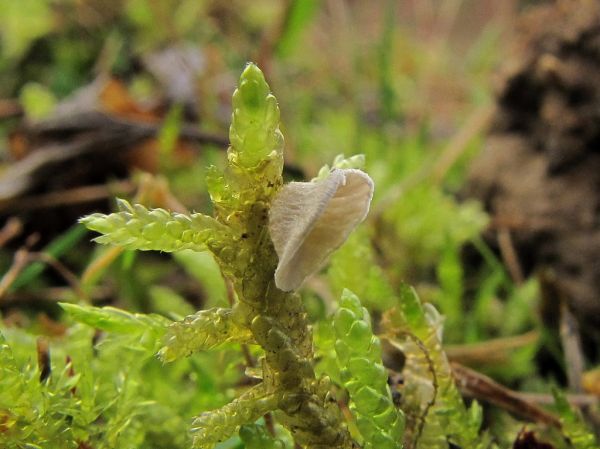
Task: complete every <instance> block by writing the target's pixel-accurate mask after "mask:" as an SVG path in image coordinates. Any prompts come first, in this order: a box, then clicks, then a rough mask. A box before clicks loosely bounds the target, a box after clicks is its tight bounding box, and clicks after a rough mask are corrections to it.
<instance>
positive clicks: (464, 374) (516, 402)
mask: <svg viewBox="0 0 600 449" xmlns="http://www.w3.org/2000/svg"><path fill="white" fill-rule="evenodd" d="M450 365H451V367H452V373H453V375H454V378H455V379H456V384H457V385H458V388H459V389H460V391H461V392H462V393H463V394H464V395H466V396H470V397H473V398H475V399H477V400H481V401H486V402H489V403H490V404H494V405H496V406H498V407H501V408H503V409H505V410H507V411H509V412H511V413H513V414H515V415H517V416H520V417H521V418H524V419H527V420H530V421H533V422H537V423H541V424H546V425H549V426H553V427H557V428H560V426H561V424H560V420H559V419H558V418H557V417H556V416H554V415H553V414H551V413H549V412H547V411H546V410H544V409H543V408H541V407H540V406H538V405H537V404H534V403H532V402H528V401H525V400H524V399H523V397H521V396H520V395H519V394H518V393H516V392H514V391H512V390H510V389H509V388H506V387H505V386H503V385H500V384H499V383H497V382H496V381H495V380H493V379H491V378H490V377H488V376H486V375H484V374H481V373H479V372H477V371H475V370H472V369H470V368H467V367H466V366H463V365H460V364H459V363H456V362H451V363H450Z"/></svg>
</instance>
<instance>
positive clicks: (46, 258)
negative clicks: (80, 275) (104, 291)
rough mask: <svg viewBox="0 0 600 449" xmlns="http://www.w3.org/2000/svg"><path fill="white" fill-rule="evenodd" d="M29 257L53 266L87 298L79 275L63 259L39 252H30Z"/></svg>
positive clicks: (71, 285) (82, 296)
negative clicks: (78, 277)
mask: <svg viewBox="0 0 600 449" xmlns="http://www.w3.org/2000/svg"><path fill="white" fill-rule="evenodd" d="M27 257H28V259H29V261H30V262H43V263H45V264H46V265H48V266H49V267H51V268H53V269H54V271H56V272H57V273H58V274H59V275H60V276H61V277H62V278H63V279H64V280H65V281H67V283H68V284H69V286H70V287H71V288H72V289H73V291H74V292H75V294H76V295H77V296H79V297H80V298H86V296H87V295H86V294H85V292H84V291H83V290H82V288H81V284H80V282H79V279H77V276H75V274H74V273H73V272H72V271H71V270H69V269H68V268H67V267H66V266H65V265H64V264H63V263H62V262H61V261H59V260H58V259H56V258H55V257H54V256H52V255H51V254H48V253H44V252H39V253H29V254H28V256H27Z"/></svg>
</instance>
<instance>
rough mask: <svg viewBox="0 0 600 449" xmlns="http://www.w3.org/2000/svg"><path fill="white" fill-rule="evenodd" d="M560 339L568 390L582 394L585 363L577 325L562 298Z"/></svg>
mask: <svg viewBox="0 0 600 449" xmlns="http://www.w3.org/2000/svg"><path fill="white" fill-rule="evenodd" d="M560 339H561V342H562V346H563V353H564V355H565V365H566V370H567V379H568V381H569V389H570V390H571V391H572V392H573V393H583V384H582V375H583V370H584V365H585V362H584V358H583V351H582V349H581V338H580V336H579V325H578V324H577V320H576V319H575V317H574V316H573V314H572V313H571V311H570V310H569V306H568V305H567V304H566V301H565V300H563V299H562V298H561V302H560Z"/></svg>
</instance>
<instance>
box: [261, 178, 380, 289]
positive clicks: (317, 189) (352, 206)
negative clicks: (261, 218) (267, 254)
mask: <svg viewBox="0 0 600 449" xmlns="http://www.w3.org/2000/svg"><path fill="white" fill-rule="evenodd" d="M372 197H373V181H372V180H371V178H370V177H369V175H367V174H366V173H365V172H363V171H360V170H354V169H334V170H332V172H331V173H330V175H329V176H328V177H327V178H325V179H323V180H321V181H317V182H291V183H289V184H287V185H285V186H284V187H283V188H282V189H281V191H280V192H279V193H278V194H277V196H276V197H275V199H274V200H273V203H272V205H271V212H270V217H269V231H270V233H271V240H272V241H273V245H274V246H275V251H276V252H277V255H278V256H279V264H278V265H277V270H276V271H275V285H276V286H277V288H279V289H281V290H284V291H290V290H295V289H297V288H298V287H300V285H301V284H302V282H303V281H304V279H306V277H307V276H309V275H310V274H312V273H314V272H315V271H317V270H318V269H319V268H321V266H322V265H323V263H324V262H325V260H326V258H327V256H329V254H331V253H332V252H333V251H334V250H335V249H337V248H338V247H339V246H341V245H342V243H344V241H345V240H346V238H347V237H348V235H349V234H350V232H352V230H353V229H354V228H355V227H356V226H357V225H358V224H359V223H360V222H361V221H363V220H364V218H365V217H366V215H367V212H368V211H369V205H370V204H371V198H372Z"/></svg>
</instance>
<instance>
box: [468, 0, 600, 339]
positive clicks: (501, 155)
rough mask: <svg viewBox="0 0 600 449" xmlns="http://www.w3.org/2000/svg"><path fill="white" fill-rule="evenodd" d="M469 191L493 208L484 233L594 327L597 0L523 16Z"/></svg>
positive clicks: (598, 169) (599, 316)
mask: <svg viewBox="0 0 600 449" xmlns="http://www.w3.org/2000/svg"><path fill="white" fill-rule="evenodd" d="M468 193H469V195H471V196H474V197H477V198H479V199H481V200H482V201H483V202H484V203H485V205H486V208H487V209H488V211H489V212H490V213H491V214H492V217H493V225H492V228H491V232H493V233H496V232H498V231H499V230H504V231H506V230H508V231H509V232H510V235H511V236H512V239H513V244H514V246H515V249H516V252H517V254H518V259H519V262H520V265H521V267H522V269H523V271H524V274H525V275H531V274H533V273H544V276H543V277H544V279H545V280H546V282H550V283H552V284H553V289H554V291H558V292H561V293H560V294H561V295H564V296H565V297H566V298H567V300H568V303H569V304H570V305H571V307H572V309H573V311H574V312H575V314H576V316H578V317H579V318H580V319H581V320H582V322H584V323H585V324H587V325H589V326H586V327H587V328H588V329H590V328H591V329H592V330H593V329H596V330H597V329H599V328H600V2H598V1H594V0H579V1H574V0H569V1H557V2H554V3H552V4H549V5H545V6H542V7H537V8H534V9H532V10H530V11H529V12H528V13H527V14H526V15H525V16H524V17H523V18H522V20H521V22H520V24H519V27H518V29H517V32H516V36H515V44H514V48H513V51H512V53H510V55H509V57H508V58H507V60H506V61H505V63H504V70H503V72H502V74H501V75H500V83H499V86H498V92H497V112H496V113H495V117H494V120H493V125H492V128H491V131H490V134H489V138H488V140H487V144H486V148H485V150H484V152H483V154H482V155H481V156H480V157H479V159H478V160H476V162H475V164H474V165H473V167H472V171H471V175H470V185H469V188H468ZM490 238H491V239H493V240H494V241H495V235H494V236H490Z"/></svg>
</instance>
